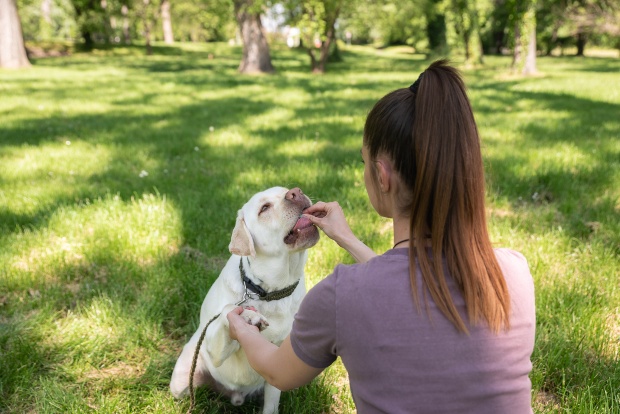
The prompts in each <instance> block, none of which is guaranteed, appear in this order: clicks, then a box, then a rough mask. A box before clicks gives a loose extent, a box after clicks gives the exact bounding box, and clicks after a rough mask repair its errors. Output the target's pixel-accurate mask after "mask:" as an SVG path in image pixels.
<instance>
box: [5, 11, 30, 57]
mask: <svg viewBox="0 0 620 414" xmlns="http://www.w3.org/2000/svg"><path fill="white" fill-rule="evenodd" d="M29 66H30V62H29V61H28V56H26V48H25V47H24V36H23V33H22V24H21V21H20V20H19V14H18V13H17V5H16V3H15V0H0V68H11V69H18V68H25V67H29Z"/></svg>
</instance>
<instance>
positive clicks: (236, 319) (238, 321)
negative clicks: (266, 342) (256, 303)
mask: <svg viewBox="0 0 620 414" xmlns="http://www.w3.org/2000/svg"><path fill="white" fill-rule="evenodd" d="M249 309H250V310H253V311H255V312H256V309H254V308H249ZM244 310H245V309H244V308H242V307H241V306H237V307H236V308H235V309H233V310H231V311H230V312H228V314H227V315H226V319H228V333H229V335H230V337H231V338H232V339H235V340H238V339H239V336H240V335H241V334H242V332H246V331H248V332H255V333H258V332H259V329H258V327H257V326H254V325H251V324H250V323H248V322H246V320H245V319H244V318H243V316H241V314H242V313H243V311H244Z"/></svg>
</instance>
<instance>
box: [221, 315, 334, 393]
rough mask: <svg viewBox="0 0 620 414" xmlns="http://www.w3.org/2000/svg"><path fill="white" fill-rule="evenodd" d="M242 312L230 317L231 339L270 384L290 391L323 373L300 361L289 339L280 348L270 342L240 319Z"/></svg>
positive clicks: (253, 327) (256, 329) (254, 327)
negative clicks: (236, 342) (237, 342)
mask: <svg viewBox="0 0 620 414" xmlns="http://www.w3.org/2000/svg"><path fill="white" fill-rule="evenodd" d="M241 312H243V308H242V307H238V308H235V309H233V310H232V311H230V312H229V313H228V315H227V318H228V323H229V331H230V337H231V338H232V339H236V340H237V341H239V343H240V344H241V347H242V348H243V351H244V352H245V354H246V356H247V357H248V361H249V362H250V365H251V366H252V368H254V370H255V371H256V372H258V373H259V374H260V375H261V376H262V377H263V378H265V380H266V381H267V382H268V383H269V384H271V385H273V386H274V387H276V388H278V389H279V390H282V391H287V390H291V389H294V388H297V387H300V386H302V385H305V384H307V383H309V382H310V381H312V379H313V378H315V377H316V376H317V375H319V374H320V373H321V371H323V370H322V369H320V368H314V367H311V366H310V365H308V364H306V363H305V362H303V361H302V360H301V359H299V358H298V357H297V355H296V354H295V351H293V347H292V346H291V340H290V338H289V337H288V336H287V337H286V339H284V342H282V345H280V346H279V347H278V346H277V345H274V344H272V343H271V342H269V341H268V340H267V339H266V338H265V337H264V336H262V335H261V334H260V333H259V331H258V328H257V327H256V326H253V325H250V324H248V323H247V322H246V321H245V320H244V319H243V318H242V317H241V316H239V315H240V314H241Z"/></svg>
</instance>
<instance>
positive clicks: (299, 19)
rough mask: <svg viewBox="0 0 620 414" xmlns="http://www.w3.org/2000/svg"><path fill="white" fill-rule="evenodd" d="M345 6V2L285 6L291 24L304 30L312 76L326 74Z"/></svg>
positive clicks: (318, 0) (313, 0) (315, 0)
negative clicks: (338, 22)
mask: <svg viewBox="0 0 620 414" xmlns="http://www.w3.org/2000/svg"><path fill="white" fill-rule="evenodd" d="M344 3H345V2H344V0H305V1H302V0H289V1H287V2H286V4H285V6H286V7H287V8H288V11H289V15H290V16H289V23H290V24H291V25H295V26H297V27H299V29H300V31H301V43H302V44H301V46H302V47H303V48H305V50H306V51H307V52H308V56H309V57H310V67H311V70H312V72H313V73H324V72H325V68H326V65H327V60H328V58H329V55H330V52H331V51H332V49H334V46H335V42H336V21H337V20H338V17H339V16H340V12H341V10H342V7H343V5H344ZM351 3H353V2H349V5H351Z"/></svg>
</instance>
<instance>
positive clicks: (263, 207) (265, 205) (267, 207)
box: [259, 203, 271, 214]
mask: <svg viewBox="0 0 620 414" xmlns="http://www.w3.org/2000/svg"><path fill="white" fill-rule="evenodd" d="M269 207H271V204H269V203H267V204H264V205H263V206H262V207H261V208H260V213H264V212H265V211H267V210H269ZM260 213H259V214H260Z"/></svg>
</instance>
